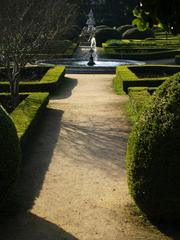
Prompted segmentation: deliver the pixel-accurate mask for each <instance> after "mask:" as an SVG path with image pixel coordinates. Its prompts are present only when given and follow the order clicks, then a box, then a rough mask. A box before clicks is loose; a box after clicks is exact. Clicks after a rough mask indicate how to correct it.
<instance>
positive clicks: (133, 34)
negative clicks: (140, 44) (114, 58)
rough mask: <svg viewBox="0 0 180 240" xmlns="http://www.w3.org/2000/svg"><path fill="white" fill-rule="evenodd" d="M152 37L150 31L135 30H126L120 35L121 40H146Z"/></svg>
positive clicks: (152, 33)
mask: <svg viewBox="0 0 180 240" xmlns="http://www.w3.org/2000/svg"><path fill="white" fill-rule="evenodd" d="M153 37H154V32H153V31H152V30H146V31H139V30H138V29H137V28H131V29H128V30H126V31H125V32H124V33H123V34H122V38H123V39H146V38H153Z"/></svg>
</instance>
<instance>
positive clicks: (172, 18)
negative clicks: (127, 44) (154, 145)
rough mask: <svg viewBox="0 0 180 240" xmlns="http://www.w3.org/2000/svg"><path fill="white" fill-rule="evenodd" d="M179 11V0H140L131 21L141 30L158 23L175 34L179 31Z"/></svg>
mask: <svg viewBox="0 0 180 240" xmlns="http://www.w3.org/2000/svg"><path fill="white" fill-rule="evenodd" d="M179 12H180V1H179V0H172V1H163V0H141V1H139V4H138V6H137V7H136V8H135V10H134V15H135V16H136V19H135V20H134V22H133V23H134V24H136V25H137V26H138V27H139V28H140V29H142V30H144V29H147V28H148V27H153V26H154V25H156V26H157V25H159V26H162V27H164V28H165V29H166V30H168V31H171V32H172V33H174V34H177V33H180V14H179Z"/></svg>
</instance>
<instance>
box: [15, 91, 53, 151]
mask: <svg viewBox="0 0 180 240" xmlns="http://www.w3.org/2000/svg"><path fill="white" fill-rule="evenodd" d="M48 101H49V93H30V94H29V95H28V96H27V97H26V98H25V99H24V100H23V101H22V102H21V103H20V104H19V105H18V106H17V108H16V109H15V110H14V111H13V112H12V113H11V118H12V119H13V122H14V124H15V126H16V129H17V133H18V137H19V140H20V144H21V147H22V149H24V148H25V147H26V144H27V142H28V141H29V138H30V136H31V135H32V131H33V130H34V128H35V126H36V125H37V123H38V121H39V118H40V116H41V114H42V112H43V111H44V109H45V108H46V105H47V104H48Z"/></svg>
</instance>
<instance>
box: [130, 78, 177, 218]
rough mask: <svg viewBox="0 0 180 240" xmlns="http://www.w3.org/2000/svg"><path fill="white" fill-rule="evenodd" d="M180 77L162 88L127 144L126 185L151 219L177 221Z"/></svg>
mask: <svg viewBox="0 0 180 240" xmlns="http://www.w3.org/2000/svg"><path fill="white" fill-rule="evenodd" d="M179 81H180V73H177V74H175V75H174V76H172V77H171V78H169V79H168V80H167V81H166V82H165V83H163V84H162V86H161V87H160V89H159V90H158V91H157V92H156V94H155V96H153V97H152V99H151V100H150V101H149V103H148V105H146V106H145V107H144V109H143V112H142V113H141V115H140V116H139V118H138V121H137V122H136V124H135V125H134V127H133V130H132V133H131V134H130V137H129V141H128V149H127V156H126V167H127V175H128V185H129V190H130V193H131V195H132V197H133V198H134V200H135V203H136V205H137V206H138V208H139V209H140V210H141V211H142V212H143V213H144V214H145V215H147V216H148V217H149V218H151V219H160V220H165V221H176V220H180V146H179V144H180V82H179Z"/></svg>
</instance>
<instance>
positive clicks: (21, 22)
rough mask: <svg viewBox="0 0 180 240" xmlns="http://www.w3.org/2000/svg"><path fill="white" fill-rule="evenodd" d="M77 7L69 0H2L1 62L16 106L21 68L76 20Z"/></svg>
mask: <svg viewBox="0 0 180 240" xmlns="http://www.w3.org/2000/svg"><path fill="white" fill-rule="evenodd" d="M76 9H77V5H76V4H73V3H71V2H70V1H68V0H51V1H50V0H49V1H48V0H38V1H36V0H1V2H0V62H1V65H2V66H4V67H5V69H6V73H7V78H8V81H9V83H10V93H11V98H12V104H13V105H14V106H15V105H16V104H17V103H18V101H19V81H20V80H21V78H20V73H21V70H22V69H23V68H24V67H25V66H26V64H27V63H28V62H31V61H32V59H33V58H34V55H35V54H36V53H37V52H40V51H41V50H42V49H43V48H44V47H45V45H46V43H47V41H48V40H50V39H53V38H54V37H55V35H56V34H57V33H60V32H63V31H65V30H66V29H67V28H68V27H70V26H71V25H72V24H73V21H74V17H75V15H76Z"/></svg>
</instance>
